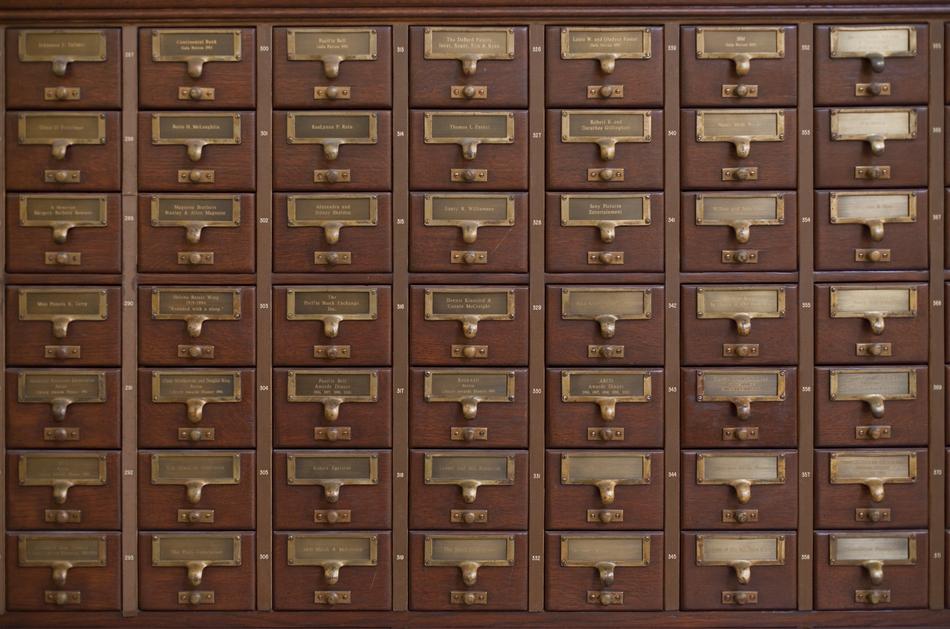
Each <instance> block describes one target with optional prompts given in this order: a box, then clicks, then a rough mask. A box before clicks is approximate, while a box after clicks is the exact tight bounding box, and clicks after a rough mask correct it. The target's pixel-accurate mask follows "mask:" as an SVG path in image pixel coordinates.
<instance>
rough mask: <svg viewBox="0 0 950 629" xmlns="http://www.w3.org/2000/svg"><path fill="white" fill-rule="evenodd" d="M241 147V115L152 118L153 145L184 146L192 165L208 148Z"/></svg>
mask: <svg viewBox="0 0 950 629" xmlns="http://www.w3.org/2000/svg"><path fill="white" fill-rule="evenodd" d="M241 143H242V140H241V114H240V113H227V112H222V113H210V112H209V113H205V112H200V113H199V112H194V113H191V112H190V113H160V114H152V144H153V145H156V146H167V145H181V146H184V147H185V149H186V152H187V154H188V159H189V160H191V161H193V162H197V161H199V160H200V159H201V157H202V156H203V155H204V148H205V147H206V146H209V145H214V144H223V145H236V144H241ZM179 173H181V171H179ZM189 177H190V175H189Z"/></svg>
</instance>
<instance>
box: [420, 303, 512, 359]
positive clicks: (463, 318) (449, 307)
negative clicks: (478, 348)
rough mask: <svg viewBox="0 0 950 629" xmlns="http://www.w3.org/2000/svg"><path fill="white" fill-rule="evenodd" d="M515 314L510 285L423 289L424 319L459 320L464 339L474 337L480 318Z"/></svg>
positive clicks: (507, 317) (506, 318)
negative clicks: (506, 287)
mask: <svg viewBox="0 0 950 629" xmlns="http://www.w3.org/2000/svg"><path fill="white" fill-rule="evenodd" d="M514 318H515V291H514V290H512V289H503V288H498V289H495V288H462V287H452V288H427V289H425V319H426V321H458V322H459V323H460V324H461V327H462V334H463V336H465V338H467V339H473V338H475V336H476V335H477V334H478V324H479V322H481V321H511V320H513V319H514ZM466 358H468V356H466Z"/></svg>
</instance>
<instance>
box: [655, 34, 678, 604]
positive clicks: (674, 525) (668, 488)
mask: <svg viewBox="0 0 950 629" xmlns="http://www.w3.org/2000/svg"><path fill="white" fill-rule="evenodd" d="M663 32H664V35H663V42H664V46H663V59H664V64H665V66H664V72H663V86H664V89H663V91H664V94H663V120H664V121H665V123H666V129H664V130H663V141H664V147H663V148H664V150H663V156H664V163H663V172H664V175H663V181H664V185H663V207H664V208H665V214H666V229H665V231H664V236H665V241H664V252H665V260H664V265H663V268H664V271H665V274H666V281H665V283H664V291H665V292H664V294H665V295H666V303H665V304H664V307H665V313H664V314H665V317H664V322H665V326H664V335H665V348H666V349H665V352H666V354H665V360H664V362H663V379H664V382H665V383H666V391H665V392H664V399H663V408H664V416H663V421H664V441H663V443H664V446H663V460H664V462H665V467H666V469H665V471H664V473H663V477H664V478H663V482H664V493H663V504H664V508H663V539H664V545H665V548H664V555H665V556H664V563H663V574H664V579H665V584H664V587H663V601H664V602H663V608H664V609H666V610H676V609H679V602H680V591H679V587H680V563H679V554H680V550H679V547H680V477H679V476H680V475H679V468H680V394H679V387H680V384H679V383H680V308H679V301H680V297H679V295H680V137H679V132H680V92H679V89H680V54H679V49H680V24H679V22H667V23H666V24H665V25H664V27H663ZM654 482H657V481H654Z"/></svg>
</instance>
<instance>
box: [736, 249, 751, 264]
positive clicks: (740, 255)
mask: <svg viewBox="0 0 950 629" xmlns="http://www.w3.org/2000/svg"><path fill="white" fill-rule="evenodd" d="M736 261H737V262H741V263H743V264H744V263H746V262H748V261H749V252H748V251H739V252H737V253H736Z"/></svg>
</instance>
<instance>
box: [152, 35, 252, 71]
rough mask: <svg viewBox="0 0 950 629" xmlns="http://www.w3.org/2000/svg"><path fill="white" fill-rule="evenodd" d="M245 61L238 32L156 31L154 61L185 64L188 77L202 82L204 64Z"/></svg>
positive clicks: (153, 38) (153, 40)
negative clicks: (242, 57)
mask: <svg viewBox="0 0 950 629" xmlns="http://www.w3.org/2000/svg"><path fill="white" fill-rule="evenodd" d="M240 60H241V31H240V30H238V29H236V28H235V29H197V28H195V29H191V28H190V29H167V28H161V29H152V61H156V62H184V63H185V64H186V66H187V72H188V76H189V77H191V78H192V79H200V78H201V75H202V73H203V72H204V64H206V63H208V62H211V61H224V62H232V63H233V62H237V61H240Z"/></svg>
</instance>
